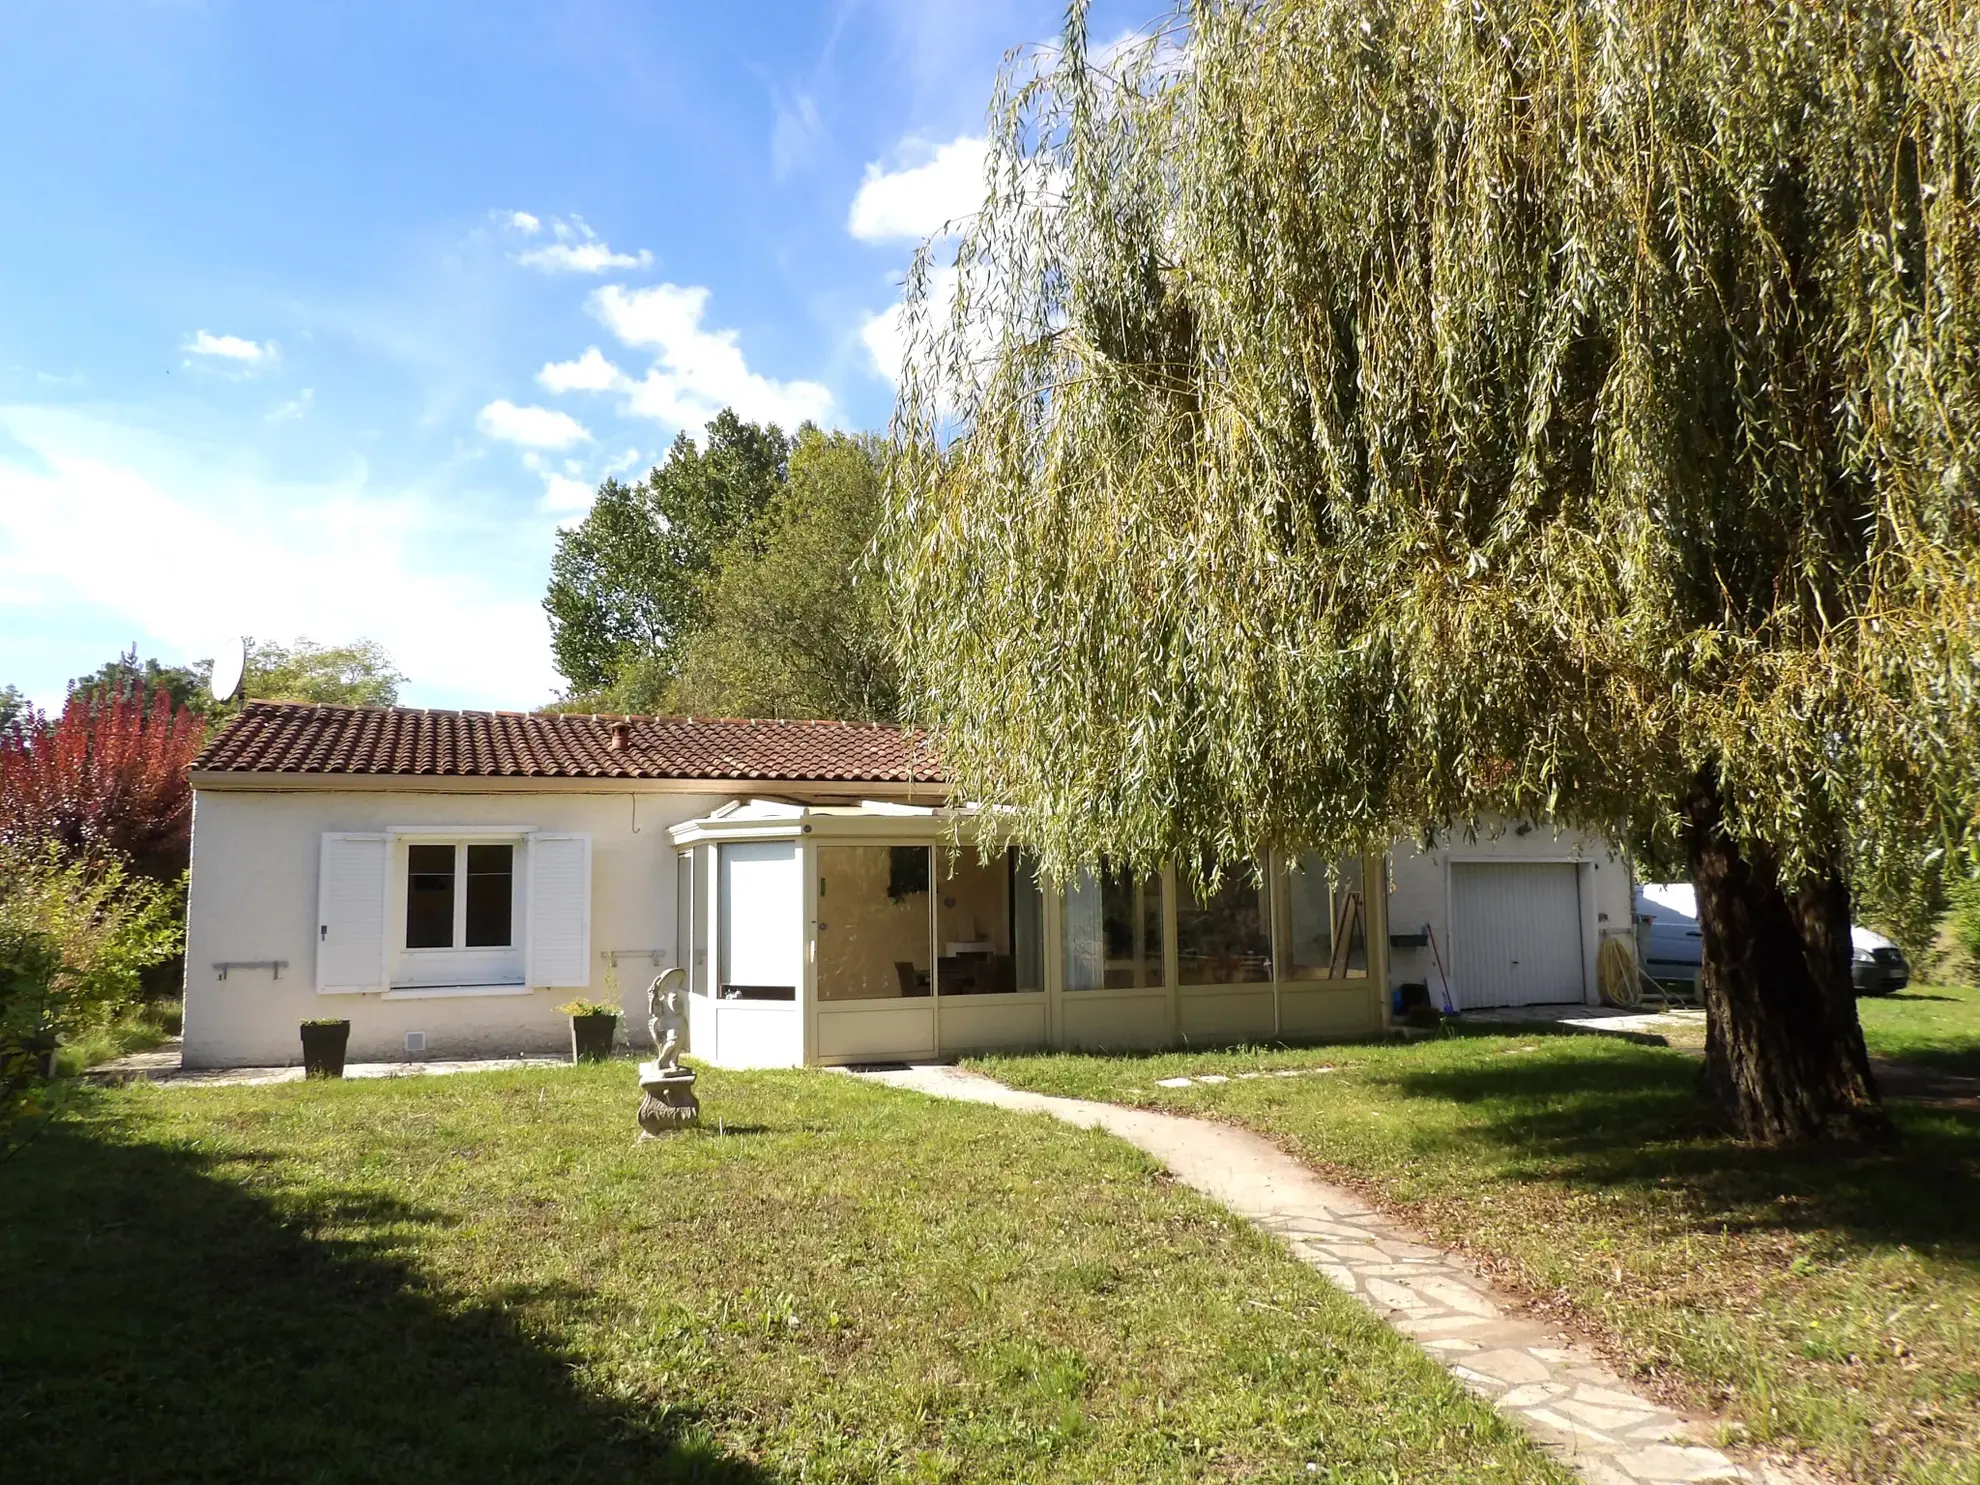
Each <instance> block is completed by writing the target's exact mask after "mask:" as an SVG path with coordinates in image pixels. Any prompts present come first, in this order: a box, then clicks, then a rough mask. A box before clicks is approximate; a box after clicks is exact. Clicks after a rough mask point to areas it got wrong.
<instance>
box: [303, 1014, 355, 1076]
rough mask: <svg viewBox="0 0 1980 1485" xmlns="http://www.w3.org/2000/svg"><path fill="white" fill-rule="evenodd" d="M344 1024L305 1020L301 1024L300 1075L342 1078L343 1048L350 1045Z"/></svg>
mask: <svg viewBox="0 0 1980 1485" xmlns="http://www.w3.org/2000/svg"><path fill="white" fill-rule="evenodd" d="M350 1041H351V1023H350V1022H348V1021H337V1020H324V1021H305V1022H303V1024H302V1047H303V1076H304V1077H306V1078H341V1077H342V1076H343V1075H344V1049H345V1048H346V1047H348V1046H349V1045H350Z"/></svg>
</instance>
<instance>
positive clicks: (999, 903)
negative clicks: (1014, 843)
mask: <svg viewBox="0 0 1980 1485" xmlns="http://www.w3.org/2000/svg"><path fill="white" fill-rule="evenodd" d="M941 866H942V873H941V880H940V881H939V882H937V883H936V906H935V947H936V951H937V957H936V960H935V989H936V993H937V994H940V995H1000V994H1008V993H1009V992H1011V991H1013V990H1015V989H1016V988H1017V974H1016V969H1015V966H1014V964H1013V961H1012V954H1011V939H1012V927H1013V923H1012V915H1011V865H1010V858H1009V856H1008V855H1005V856H999V857H997V858H996V859H995V860H993V861H990V862H988V863H987V864H986V863H985V862H983V861H982V860H980V859H979V858H978V856H977V854H976V852H975V851H974V850H973V849H971V848H969V847H964V848H963V849H962V850H961V851H959V852H958V851H952V850H946V849H945V850H944V851H943V852H942V862H941Z"/></svg>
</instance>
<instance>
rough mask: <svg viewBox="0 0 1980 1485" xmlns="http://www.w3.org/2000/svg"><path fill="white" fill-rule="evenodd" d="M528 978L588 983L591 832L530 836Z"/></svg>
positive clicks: (542, 982)
mask: <svg viewBox="0 0 1980 1485" xmlns="http://www.w3.org/2000/svg"><path fill="white" fill-rule="evenodd" d="M524 942H525V944H526V945H527V952H528V956H529V983H530V984H531V985H532V986H535V987H539V988H557V989H563V988H567V987H583V986H586V985H589V984H590V983H591V837H590V836H588V835H556V834H551V833H549V832H545V831H539V832H537V833H536V834H534V835H532V836H530V838H529V929H528V933H527V935H526V936H525V940H524Z"/></svg>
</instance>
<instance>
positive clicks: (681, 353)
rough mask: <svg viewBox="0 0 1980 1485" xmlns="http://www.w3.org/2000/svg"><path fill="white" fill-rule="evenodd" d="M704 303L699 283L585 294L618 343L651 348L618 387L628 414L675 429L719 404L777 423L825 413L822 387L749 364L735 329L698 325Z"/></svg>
mask: <svg viewBox="0 0 1980 1485" xmlns="http://www.w3.org/2000/svg"><path fill="white" fill-rule="evenodd" d="M707 308H708V290H707V289H705V288H701V287H699V286H689V287H682V286H681V285H678V284H656V285H654V286H653V287H652V288H646V289H628V288H626V287H625V286H624V285H623V284H608V285H606V286H605V287H604V288H602V289H600V290H598V292H597V293H595V294H593V295H592V296H591V301H590V309H591V312H592V313H593V314H594V315H596V316H597V317H598V319H599V320H600V321H601V322H602V323H603V324H604V325H605V327H606V328H607V329H609V330H610V331H611V332H612V333H613V334H614V335H616V336H617V337H618V338H619V339H620V340H621V341H622V342H624V343H625V344H626V345H629V346H636V347H639V348H641V349H650V350H653V351H655V352H657V355H656V358H655V360H654V363H653V365H652V366H651V367H650V368H649V369H648V370H647V373H646V375H645V376H644V377H642V378H641V379H639V380H638V381H627V382H626V383H625V384H624V386H623V387H621V388H620V390H622V391H623V392H624V393H625V394H626V402H625V410H626V411H627V412H628V413H631V414H633V415H635V416H639V417H648V418H654V419H657V420H658V421H660V422H662V423H666V424H668V425H670V426H672V427H675V428H691V427H698V426H699V425H700V424H702V423H705V422H707V421H708V420H709V419H710V418H712V417H714V416H715V414H716V413H718V412H720V411H721V410H722V409H723V408H724V407H733V408H734V409H735V410H736V413H737V415H738V416H740V417H743V418H747V419H750V420H752V421H757V422H774V423H778V424H781V425H782V426H783V427H785V428H794V427H796V426H797V425H798V424H799V423H802V422H805V421H807V420H809V421H812V422H817V423H826V422H829V421H831V420H832V418H833V416H834V414H835V412H836V407H835V404H834V403H833V401H832V393H831V391H830V389H828V388H826V387H825V386H823V385H822V384H820V383H818V382H811V381H788V382H786V381H777V380H775V379H773V378H771V377H766V376H763V375H761V374H760V373H758V372H754V371H751V370H750V369H749V364H748V362H747V361H746V360H745V359H744V357H743V353H742V348H741V346H739V345H738V344H737V343H736V340H737V337H736V332H735V331H733V330H708V329H704V328H703V327H702V323H701V320H702V316H703V314H704V313H706V311H707ZM601 359H602V358H601ZM570 364H582V361H581V360H580V362H578V363H570Z"/></svg>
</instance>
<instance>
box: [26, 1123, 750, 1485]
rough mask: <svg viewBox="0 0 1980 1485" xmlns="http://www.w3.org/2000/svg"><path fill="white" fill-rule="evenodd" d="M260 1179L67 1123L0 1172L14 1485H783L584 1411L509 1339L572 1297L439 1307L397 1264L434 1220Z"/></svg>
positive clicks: (383, 1202) (392, 1205)
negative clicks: (526, 1319)
mask: <svg viewBox="0 0 1980 1485" xmlns="http://www.w3.org/2000/svg"><path fill="white" fill-rule="evenodd" d="M223 1164H224V1168H225V1169H224V1172H223V1169H222V1166H223ZM254 1165H255V1162H254V1160H253V1157H248V1158H247V1159H245V1160H243V1159H240V1158H232V1157H230V1158H228V1159H226V1160H225V1161H224V1163H223V1162H221V1161H219V1160H218V1159H216V1157H214V1156H213V1155H211V1154H209V1153H203V1152H200V1151H197V1150H193V1149H186V1148H169V1149H168V1148H164V1147H158V1146H147V1145H135V1144H120V1143H114V1142H112V1141H110V1140H108V1139H105V1138H99V1137H97V1136H96V1133H95V1132H94V1131H93V1130H92V1129H91V1127H90V1126H89V1125H88V1124H86V1123H82V1122H70V1123H65V1124H63V1125H61V1126H58V1127H57V1128H54V1129H51V1130H50V1131H49V1132H48V1133H47V1134H46V1135H45V1136H44V1137H43V1138H42V1139H41V1140H40V1141H39V1142H38V1144H37V1145H36V1146H35V1148H34V1149H32V1150H30V1151H28V1152H26V1153H24V1154H23V1155H22V1156H21V1157H20V1158H19V1159H17V1160H15V1161H13V1162H11V1163H10V1164H9V1165H8V1166H6V1167H5V1168H0V1295H4V1296H5V1298H4V1301H0V1439H4V1440H5V1441H6V1442H5V1443H4V1445H0V1472H3V1473H4V1474H5V1475H6V1476H7V1477H8V1478H11V1479H17V1480H22V1481H28V1480H33V1481H37V1482H50V1481H69V1480H74V1481H103V1480H124V1479H140V1478H141V1479H146V1480H202V1481H206V1480H250V1479H252V1480H286V1481H344V1480H378V1481H405V1480H420V1481H460V1482H473V1485H488V1482H490V1481H534V1480H551V1479H555V1480H626V1479H635V1478H637V1479H642V1480H655V1481H685V1480H695V1481H720V1482H734V1485H743V1482H755V1481H762V1480H767V1479H768V1478H770V1477H768V1476H766V1475H764V1474H763V1473H762V1472H760V1471H758V1470H756V1469H755V1468H753V1467H752V1466H750V1465H749V1464H747V1463H745V1462H742V1461H739V1460H736V1459H733V1458H730V1457H727V1456H725V1455H723V1454H722V1453H721V1451H719V1450H718V1449H716V1448H715V1447H713V1446H712V1445H711V1444H710V1443H708V1442H707V1439H706V1436H705V1435H704V1434H703V1433H702V1431H701V1429H700V1427H699V1419H698V1418H697V1416H696V1414H695V1412H694V1411H693V1410H692V1409H664V1408H645V1407H640V1406H638V1405H636V1404H615V1403H613V1402H611V1401H607V1400H605V1399H601V1398H599V1397H597V1396H594V1395H592V1394H590V1393H588V1392H587V1391H585V1390H584V1389H583V1388H582V1387H581V1386H580V1385H579V1382H578V1380H577V1379H576V1378H575V1377H574V1376H573V1374H572V1366H573V1358H572V1357H571V1356H570V1355H569V1354H567V1353H565V1352H563V1351H562V1350H560V1349H559V1348H558V1347H557V1346H556V1345H555V1344H554V1342H551V1341H548V1340H546V1339H544V1338H541V1337H539V1336H534V1335H531V1334H529V1333H528V1331H527V1330H526V1329H525V1326H524V1324H523V1323H522V1322H521V1321H519V1319H518V1318H517V1312H518V1311H524V1310H527V1309H528V1308H529V1307H530V1306H531V1305H534V1304H539V1303H542V1302H543V1301H544V1300H545V1299H546V1298H549V1299H556V1298H559V1296H543V1295H540V1294H518V1293H488V1294H478V1295H476V1296H474V1297H473V1300H472V1302H462V1301H461V1300H459V1299H458V1298H455V1297H450V1296H448V1295H444V1294H439V1293H435V1292H433V1290H432V1289H431V1288H430V1287H428V1286H425V1285H424V1284H423V1283H422V1280H421V1277H420V1275H419V1274H418V1272H417V1271H416V1270H415V1269H414V1268H413V1267H412V1266H411V1265H409V1264H408V1263H406V1262H405V1261H404V1260H403V1259H401V1258H399V1257H396V1256H394V1255H393V1254H392V1252H391V1251H390V1250H389V1247H388V1244H389V1243H391V1242H393V1241H395V1240H396V1241H397V1242H400V1243H403V1242H405V1241H407V1240H408V1239H409V1238H410V1237H412V1236H414V1235H416V1230H417V1229H418V1228H420V1227H423V1226H424V1227H432V1226H434V1225H436V1224H438V1223H439V1222H441V1221H442V1220H444V1219H442V1218H441V1217H439V1216H438V1215H436V1214H434V1213H431V1212H426V1211H422V1210H420V1209H418V1208H416V1207H414V1206H411V1205H409V1204H407V1203H404V1202H400V1201H398V1200H395V1199H393V1198H391V1197H389V1196H384V1195H380V1194H378V1193H375V1192H370V1191H362V1190H343V1191H326V1192H323V1193H322V1194H321V1195H320V1196H317V1195H311V1196H308V1197H299V1196H296V1195H295V1194H294V1193H292V1192H291V1193H284V1194H283V1195H282V1196H280V1197H279V1198H272V1199H271V1198H264V1197H263V1196H261V1195H259V1194H257V1193H255V1192H254V1191H252V1190H250V1189H248V1188H247V1187H245V1186H244V1185H243V1184H242V1179H243V1178H247V1179H252V1178H253V1174H254ZM326 1226H339V1227H354V1228H355V1230H356V1232H357V1234H358V1235H357V1236H353V1237H348V1238H346V1237H341V1236H340V1237H338V1238H334V1239H333V1238H327V1237H323V1236H318V1235H316V1234H318V1233H319V1232H321V1230H322V1229H324V1228H325V1227H326ZM409 1230H410V1231H409Z"/></svg>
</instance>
